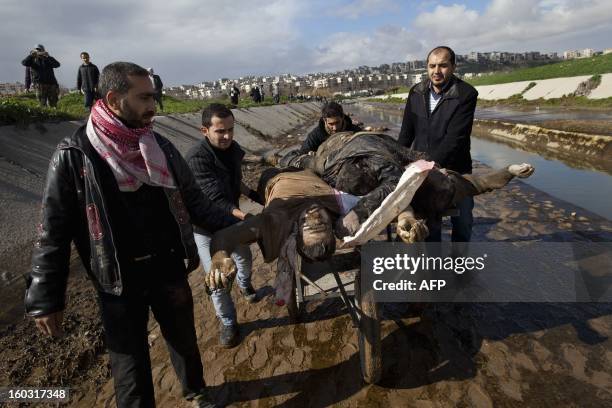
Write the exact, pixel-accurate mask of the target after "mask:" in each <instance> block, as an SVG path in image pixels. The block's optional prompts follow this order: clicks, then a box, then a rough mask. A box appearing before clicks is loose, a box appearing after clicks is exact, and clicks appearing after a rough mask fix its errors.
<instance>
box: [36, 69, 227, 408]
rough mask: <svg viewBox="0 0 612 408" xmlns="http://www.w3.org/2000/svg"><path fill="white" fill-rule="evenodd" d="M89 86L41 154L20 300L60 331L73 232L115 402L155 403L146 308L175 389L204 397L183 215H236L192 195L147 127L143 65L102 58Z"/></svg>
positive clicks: (191, 252)
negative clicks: (41, 182) (92, 94)
mask: <svg viewBox="0 0 612 408" xmlns="http://www.w3.org/2000/svg"><path fill="white" fill-rule="evenodd" d="M99 90H100V93H101V95H102V99H100V100H98V101H97V102H96V103H95V105H94V106H93V108H92V111H91V115H90V117H89V119H88V121H87V124H86V125H85V126H82V127H81V128H79V129H78V130H77V131H76V132H75V133H74V134H73V135H72V136H70V137H67V138H66V139H64V140H63V141H62V142H61V143H60V144H59V145H58V147H57V150H56V151H55V153H54V155H53V157H52V159H51V163H50V166H49V172H48V174H47V182H46V188H45V193H44V195H43V203H42V220H41V222H40V224H39V225H38V238H37V241H36V243H35V248H34V251H33V255H32V270H31V271H30V273H29V274H28V276H27V282H28V284H27V286H28V288H27V291H26V299H25V306H26V311H27V313H28V314H29V315H30V316H32V317H33V318H34V320H35V322H36V325H37V327H38V328H39V330H40V331H41V332H42V333H44V334H47V335H51V336H58V335H61V334H62V333H63V331H62V318H63V311H64V308H65V292H66V284H67V278H68V269H69V259H70V250H71V249H70V248H71V246H70V244H71V242H74V244H75V247H76V248H77V251H78V253H79V256H80V258H81V259H82V260H83V264H84V266H85V269H86V270H87V272H88V274H89V276H90V278H91V280H92V282H93V284H94V285H95V287H96V289H97V290H98V295H99V304H100V311H101V315H102V323H103V325H104V331H105V334H106V343H107V347H108V349H109V354H110V357H111V369H112V374H113V379H114V382H115V394H116V401H117V405H118V406H119V407H125V406H147V407H149V406H154V405H155V400H154V397H153V381H152V375H151V364H150V359H149V350H148V345H147V320H148V316H149V310H151V311H152V312H153V315H154V316H155V319H156V320H157V321H158V323H159V325H160V328H161V331H162V334H163V336H164V338H165V340H166V343H167V345H168V350H169V352H170V357H171V360H172V364H173V366H174V368H175V371H176V374H177V376H178V378H179V380H180V382H181V385H182V389H183V396H184V397H185V398H186V399H188V400H191V401H192V402H193V404H194V406H200V407H201V406H207V407H211V406H214V405H213V404H212V403H210V402H208V401H207V397H206V395H205V384H204V380H203V368H202V363H201V359H200V352H199V349H198V345H197V339H196V333H195V326H194V317H193V299H192V294H191V288H190V287H189V283H188V281H187V274H188V272H189V271H191V270H193V269H195V268H196V267H197V266H198V263H199V259H198V255H197V249H196V246H195V243H194V240H193V229H192V225H191V224H194V225H197V226H199V227H201V228H205V229H207V230H209V231H216V230H218V229H220V228H224V227H226V226H229V225H231V224H232V223H235V222H236V219H235V218H234V217H229V216H227V215H225V214H224V212H223V211H222V210H221V209H220V208H218V207H216V206H215V205H214V204H213V203H212V202H210V200H209V199H208V198H207V197H206V196H204V194H203V193H202V191H201V190H200V188H199V186H198V185H197V183H196V181H195V179H194V177H193V174H192V173H191V171H190V170H189V168H188V166H187V163H186V162H185V160H184V159H183V158H182V156H181V154H180V153H179V152H178V150H177V149H176V148H175V147H174V146H173V145H172V144H171V143H170V142H169V141H168V140H167V139H165V138H163V137H162V136H160V135H158V134H157V133H155V132H154V131H153V129H152V121H153V117H154V115H155V100H154V98H153V96H154V92H155V91H154V89H153V86H152V84H151V81H150V80H149V77H148V72H147V71H146V70H145V69H144V68H142V67H140V66H138V65H136V64H132V63H129V62H116V63H112V64H110V65H108V66H106V67H105V68H104V70H103V71H102V75H101V77H100V82H99ZM225 256H226V257H227V254H225ZM213 261H215V259H213ZM229 269H232V268H231V266H229ZM230 273H235V271H231V272H230Z"/></svg>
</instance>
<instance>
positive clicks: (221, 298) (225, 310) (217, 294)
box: [193, 233, 253, 326]
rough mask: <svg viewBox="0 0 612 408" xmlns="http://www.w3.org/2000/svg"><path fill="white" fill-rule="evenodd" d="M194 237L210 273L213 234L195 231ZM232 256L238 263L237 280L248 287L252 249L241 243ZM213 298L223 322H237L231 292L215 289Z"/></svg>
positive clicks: (231, 323) (225, 323)
mask: <svg viewBox="0 0 612 408" xmlns="http://www.w3.org/2000/svg"><path fill="white" fill-rule="evenodd" d="M193 237H194V239H195V243H196V245H197V247H198V255H200V261H201V262H202V267H203V268H204V272H206V273H208V271H210V265H211V263H212V259H211V255H210V241H211V238H212V235H209V234H198V233H194V234H193ZM231 256H232V259H233V260H234V262H235V263H236V269H237V274H236V282H237V283H238V286H239V287H241V288H246V287H248V286H249V285H250V284H251V267H252V264H253V259H252V255H251V249H250V248H249V246H248V245H239V246H238V247H237V248H236V249H235V250H234V252H232V255H231ZM211 298H212V301H213V306H214V307H215V313H216V314H217V317H218V318H219V319H220V320H221V322H222V323H223V324H224V325H226V326H229V325H233V324H236V308H235V307H234V302H233V301H232V296H231V295H230V293H229V292H227V291H224V290H214V291H213V293H212V295H211Z"/></svg>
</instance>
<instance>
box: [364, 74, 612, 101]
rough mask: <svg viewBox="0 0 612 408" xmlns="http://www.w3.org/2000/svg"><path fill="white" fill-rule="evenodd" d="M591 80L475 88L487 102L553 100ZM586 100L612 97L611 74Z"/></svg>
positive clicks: (585, 77)
mask: <svg viewBox="0 0 612 408" xmlns="http://www.w3.org/2000/svg"><path fill="white" fill-rule="evenodd" d="M589 78H591V75H581V76H574V77H564V78H551V79H534V80H532V81H519V82H508V83H504V84H495V85H479V86H476V90H477V91H478V98H479V99H483V100H488V101H494V100H502V99H507V98H510V97H511V96H514V95H518V94H520V95H522V96H523V98H525V99H526V100H529V101H531V100H536V99H540V98H542V99H554V98H561V97H563V96H570V95H573V94H574V93H575V92H576V91H578V90H579V89H580V86H581V84H583V83H585V82H586V81H588V80H589ZM586 96H587V98H588V99H604V98H611V97H612V73H610V74H603V75H601V81H600V83H599V85H597V87H595V88H594V89H592V90H591V91H590V92H589V93H588V95H586ZM390 97H391V98H401V99H406V98H407V97H408V93H407V92H406V93H397V94H393V95H379V96H375V97H374V98H376V99H382V100H384V99H388V98H390Z"/></svg>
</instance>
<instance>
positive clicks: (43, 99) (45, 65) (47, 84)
mask: <svg viewBox="0 0 612 408" xmlns="http://www.w3.org/2000/svg"><path fill="white" fill-rule="evenodd" d="M21 64H22V65H23V66H25V67H29V68H30V75H31V81H32V84H33V85H34V87H35V88H36V98H38V101H39V102H40V106H42V107H45V106H47V105H48V106H50V107H53V108H55V107H56V106H57V98H58V94H59V86H58V84H57V79H55V74H54V73H53V69H54V68H59V66H60V63H59V62H58V61H57V60H56V59H55V58H53V57H52V56H50V55H49V53H48V52H47V51H45V47H43V46H42V44H38V45H37V46H36V47H35V48H34V49H33V50H32V51H30V55H28V56H27V57H25V59H24V60H23V61H21Z"/></svg>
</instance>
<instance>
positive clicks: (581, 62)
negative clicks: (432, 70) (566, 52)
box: [466, 54, 612, 86]
mask: <svg viewBox="0 0 612 408" xmlns="http://www.w3.org/2000/svg"><path fill="white" fill-rule="evenodd" d="M609 72H612V54H606V55H598V56H596V57H591V58H581V59H573V60H567V61H561V62H557V63H554V64H547V65H542V66H539V67H534V68H523V69H517V70H515V71H510V72H505V73H498V74H492V75H487V76H483V77H478V78H471V79H466V81H467V82H469V83H470V84H472V85H474V86H477V85H495V84H505V83H508V82H519V81H533V80H537V79H551V78H562V77H571V76H578V75H598V74H599V75H600V74H606V73H609Z"/></svg>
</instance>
